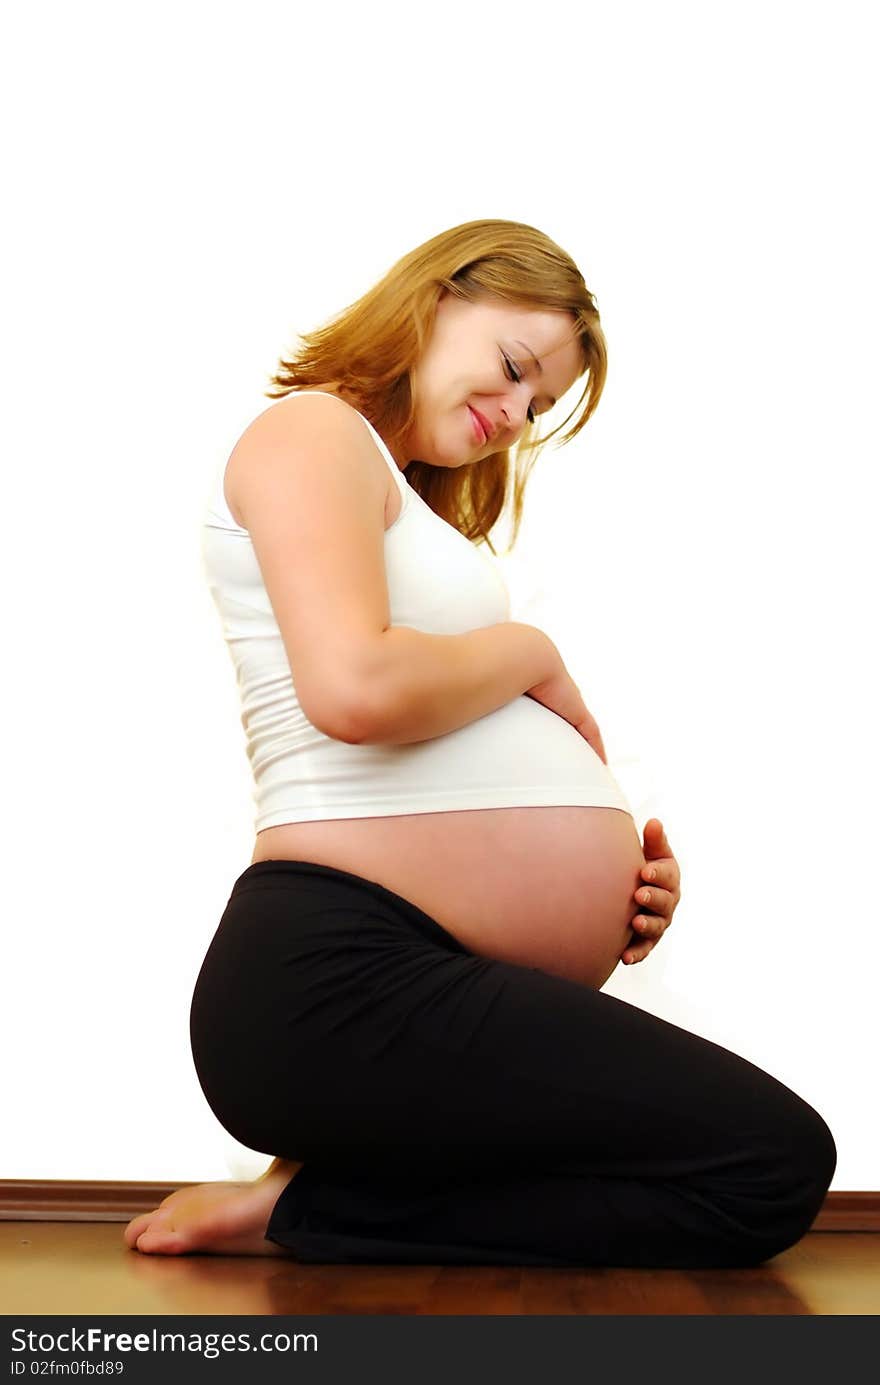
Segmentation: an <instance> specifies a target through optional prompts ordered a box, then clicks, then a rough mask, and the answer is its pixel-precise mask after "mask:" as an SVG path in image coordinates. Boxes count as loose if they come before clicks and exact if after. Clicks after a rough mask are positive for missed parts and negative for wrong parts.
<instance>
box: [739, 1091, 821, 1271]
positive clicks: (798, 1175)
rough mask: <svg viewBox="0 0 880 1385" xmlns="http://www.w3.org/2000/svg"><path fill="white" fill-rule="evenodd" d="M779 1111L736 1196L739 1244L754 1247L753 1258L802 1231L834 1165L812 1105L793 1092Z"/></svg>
mask: <svg viewBox="0 0 880 1385" xmlns="http://www.w3.org/2000/svg"><path fill="white" fill-rule="evenodd" d="M779 1114H780V1120H779V1122H778V1123H777V1125H776V1127H775V1129H774V1133H773V1135H772V1137H771V1138H770V1139H769V1141H768V1145H767V1148H766V1150H765V1153H764V1155H763V1157H762V1158H761V1159H760V1161H759V1164H758V1166H757V1168H756V1174H755V1181H754V1185H753V1188H752V1191H751V1192H750V1193H746V1194H745V1195H744V1196H743V1197H742V1198H741V1201H740V1217H741V1223H742V1226H743V1231H744V1245H745V1246H748V1247H750V1248H751V1250H752V1251H753V1252H754V1254H755V1257H756V1258H755V1260H754V1263H756V1264H757V1263H762V1262H763V1261H764V1260H768V1259H770V1258H771V1257H772V1256H774V1255H779V1254H780V1253H781V1252H782V1251H784V1250H787V1249H788V1248H789V1247H790V1246H793V1245H795V1244H796V1243H797V1242H798V1241H799V1240H800V1239H801V1237H802V1236H804V1235H806V1233H807V1232H808V1231H809V1230H810V1227H811V1226H812V1225H813V1223H814V1221H815V1220H816V1217H817V1215H818V1213H819V1211H820V1210H821V1207H822V1204H823V1202H824V1200H825V1195H826V1193H827V1192H828V1188H829V1185H830V1183H831V1180H832V1178H833V1177H834V1171H835V1169H836V1167H837V1146H836V1144H835V1141H834V1136H833V1135H832V1133H831V1131H830V1129H829V1128H828V1125H827V1124H826V1122H825V1121H824V1120H823V1119H822V1117H821V1116H820V1115H819V1113H818V1111H815V1110H814V1109H813V1107H812V1106H809V1105H808V1104H807V1103H806V1102H804V1101H802V1100H801V1099H800V1098H799V1097H795V1098H794V1101H793V1102H792V1103H790V1104H789V1106H788V1107H787V1109H786V1110H784V1111H782V1112H780V1113H779Z"/></svg>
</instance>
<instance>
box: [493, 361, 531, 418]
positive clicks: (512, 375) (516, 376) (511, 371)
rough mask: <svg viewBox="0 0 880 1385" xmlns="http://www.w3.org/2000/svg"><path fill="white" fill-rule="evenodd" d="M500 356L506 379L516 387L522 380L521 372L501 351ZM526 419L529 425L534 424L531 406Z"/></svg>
mask: <svg viewBox="0 0 880 1385" xmlns="http://www.w3.org/2000/svg"><path fill="white" fill-rule="evenodd" d="M501 355H502V357H503V360H504V364H505V366H506V367H507V376H508V379H510V380H512V381H513V383H514V384H515V385H518V384H519V382H520V380H521V379H522V371H521V370H518V369H517V367H516V366H515V365H514V363H513V361H512V360H511V359H510V357H509V356H508V355H506V353H505V352H503V351H502V353H501ZM526 418H527V419H528V420H529V423H534V421H535V411H534V409H533V408H532V406H531V404H530V405H529V407H528V409H527V410H526Z"/></svg>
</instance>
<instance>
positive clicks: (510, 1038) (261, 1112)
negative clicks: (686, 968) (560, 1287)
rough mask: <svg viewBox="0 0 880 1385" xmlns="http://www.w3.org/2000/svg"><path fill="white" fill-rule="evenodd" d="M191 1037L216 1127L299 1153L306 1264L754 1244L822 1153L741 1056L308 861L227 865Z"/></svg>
mask: <svg viewBox="0 0 880 1385" xmlns="http://www.w3.org/2000/svg"><path fill="white" fill-rule="evenodd" d="M190 1033H191V1039H192V1050H193V1058H194V1061H195V1067H196V1072H197V1074H198V1077H199V1081H200V1083H201V1085H202V1089H203V1091H204V1094H205V1097H206V1099H207V1101H208V1104H209V1105H210V1107H211V1109H212V1111H213V1112H214V1114H215V1115H216V1117H217V1119H218V1120H219V1121H220V1123H221V1124H222V1125H223V1126H224V1127H225V1128H226V1130H228V1131H229V1132H230V1134H232V1135H233V1136H234V1137H235V1138H236V1139H237V1140H239V1141H240V1142H241V1143H242V1144H244V1145H246V1146H247V1147H248V1148H249V1149H253V1150H259V1151H262V1152H264V1153H266V1154H273V1155H280V1156H282V1157H283V1158H289V1159H297V1160H303V1161H304V1164H303V1168H302V1169H300V1170H299V1171H298V1173H297V1174H296V1175H295V1176H294V1177H293V1178H291V1180H290V1182H289V1183H288V1184H287V1186H286V1188H285V1189H284V1190H283V1192H282V1193H281V1196H280V1197H279V1199H278V1200H277V1202H276V1204H275V1207H274V1209H273V1212H272V1216H271V1220H270V1222H269V1225H268V1228H267V1233H266V1234H267V1238H268V1239H269V1240H270V1241H274V1242H276V1243H277V1244H278V1245H281V1246H284V1247H287V1248H289V1249H290V1250H291V1252H292V1253H293V1255H294V1256H296V1257H297V1258H298V1259H300V1260H302V1261H312V1262H330V1263H341V1262H358V1261H360V1262H368V1263H373V1264H387V1263H396V1262H405V1263H413V1264H474V1265H583V1266H587V1265H634V1266H665V1267H669V1268H674V1267H680V1266H731V1265H756V1264H760V1263H761V1262H763V1261H764V1260H766V1259H768V1258H770V1257H771V1256H773V1255H775V1254H777V1253H778V1252H780V1251H782V1250H785V1249H786V1248H787V1247H788V1246H791V1245H793V1244H794V1243H795V1242H796V1241H797V1240H799V1239H800V1237H801V1236H803V1234H804V1233H805V1232H806V1231H807V1230H808V1229H809V1227H810V1225H811V1223H812V1222H813V1220H814V1218H815V1216H816V1213H817V1212H818V1210H819V1207H820V1205H821V1203H822V1200H823V1197H824V1195H825V1193H826V1191H827V1189H828V1185H829V1184H830V1182H831V1179H832V1176H833V1173H834V1169H835V1165H836V1161H837V1151H836V1148H835V1144H834V1140H833V1138H832V1135H831V1132H830V1130H829V1129H828V1127H827V1125H826V1124H825V1122H824V1121H823V1120H822V1118H821V1116H819V1115H818V1114H817V1112H816V1111H815V1110H813V1108H812V1107H811V1106H809V1105H807V1103H806V1102H804V1101H803V1100H801V1098H800V1097H798V1096H796V1095H795V1093H794V1092H792V1091H791V1090H790V1089H789V1088H788V1087H786V1086H783V1084H782V1083H781V1082H778V1081H777V1080H776V1079H775V1078H773V1077H770V1076H768V1075H767V1073H765V1072H763V1071H761V1069H760V1068H757V1067H755V1066H754V1065H753V1064H752V1063H749V1062H747V1061H746V1060H745V1059H743V1058H740V1057H737V1056H736V1055H735V1054H733V1053H731V1052H729V1050H727V1049H725V1048H721V1047H720V1046H719V1045H718V1044H715V1043H712V1042H710V1041H709V1040H707V1039H703V1038H700V1037H698V1036H697V1035H694V1034H690V1033H688V1032H687V1031H686V1030H684V1029H680V1028H679V1027H678V1026H677V1025H674V1024H670V1023H668V1022H667V1021H665V1020H661V1019H658V1018H656V1017H655V1016H653V1015H651V1014H648V1013H647V1012H646V1011H644V1010H640V1009H638V1007H636V1006H634V1005H630V1004H627V1003H626V1002H625V1001H622V1000H618V999H617V998H616V997H614V996H610V995H605V994H604V993H603V992H601V991H595V990H592V989H591V988H589V987H587V986H582V985H579V984H578V983H576V982H573V981H567V980H563V979H561V978H559V977H555V976H550V975H549V974H548V973H546V972H543V971H540V970H538V969H537V968H531V967H522V966H515V965H512V964H510V963H507V962H497V961H493V960H490V959H488V958H485V957H481V956H478V955H476V954H474V953H472V952H469V951H468V950H467V949H466V948H464V947H463V946H462V945H461V944H460V943H459V942H458V941H457V940H456V939H455V938H454V937H453V936H452V935H451V934H450V933H448V932H447V931H446V930H445V929H444V928H442V927H441V926H440V925H439V924H438V923H436V922H435V921H434V920H433V919H432V918H430V917H429V916H428V915H427V914H425V913H424V912H423V911H422V910H421V909H419V908H417V907H416V906H415V905H414V904H411V903H410V902H409V901H408V900H405V899H403V898H401V896H400V895H397V894H394V893H393V892H391V891H390V890H387V889H385V888H384V886H382V885H379V884H376V883H375V882H373V881H370V880H365V879H362V878H361V877H360V876H357V875H352V874H350V873H349V872H347V871H342V870H335V869H331V868H330V867H328V866H320V865H315V864H312V863H310V862H301V861H261V862H257V863H256V864H255V865H251V866H249V867H248V868H247V870H245V871H244V872H243V874H242V875H240V876H239V878H238V879H237V880H236V882H235V884H234V886H233V888H232V893H231V895H230V898H229V902H228V904H227V906H226V909H225V911H224V913H223V916H222V918H221V920H220V923H219V926H218V928H217V932H216V934H215V935H214V938H213V940H212V942H211V945H210V947H209V949H208V952H207V955H206V957H205V959H204V962H203V964H202V968H201V971H200V973H199V977H198V981H197V983H196V987H195V993H194V995H193V1000H192V1008H191V1015H190Z"/></svg>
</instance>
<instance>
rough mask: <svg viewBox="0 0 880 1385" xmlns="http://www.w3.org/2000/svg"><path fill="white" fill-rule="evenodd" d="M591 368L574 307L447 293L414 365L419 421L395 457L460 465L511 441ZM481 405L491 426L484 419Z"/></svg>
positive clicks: (400, 463)
mask: <svg viewBox="0 0 880 1385" xmlns="http://www.w3.org/2000/svg"><path fill="white" fill-rule="evenodd" d="M583 373H584V361H583V356H582V355H581V348H580V344H579V342H578V340H577V338H576V337H575V336H574V320H573V318H572V317H571V315H570V314H569V313H566V312H555V311H548V310H546V309H543V308H520V307H517V306H516V305H513V304H510V303H503V302H500V301H499V300H497V299H483V300H481V301H480V302H478V303H468V302H466V301H465V300H464V299H461V298H457V297H456V296H455V294H452V293H449V292H448V291H447V292H444V294H443V296H442V297H441V299H440V302H439V304H438V307H437V316H436V319H435V322H434V330H433V332H432V334H431V338H430V340H429V342H428V345H427V347H426V349H425V352H424V355H423V356H422V359H421V360H420V361H419V363H418V365H417V366H416V367H415V369H414V371H413V393H414V398H415V420H414V423H413V426H412V428H411V429H410V431H409V433H408V435H407V437H406V438H405V439H404V441H403V443H402V445H401V447H400V448H399V449H398V455H397V456H396V457H395V460H396V461H397V464H398V466H400V467H401V469H402V468H403V467H405V466H406V464H407V462H410V461H413V460H416V459H417V460H419V461H422V462H428V463H429V464H430V465H431V466H445V467H458V466H466V465H467V464H468V463H470V462H476V461H479V460H480V459H481V458H483V457H489V456H491V455H492V453H493V452H501V451H503V450H504V448H506V447H511V446H512V445H513V444H514V443H515V442H516V440H517V438H519V436H520V434H521V433H522V431H523V428H524V427H525V425H526V422H527V418H528V416H529V413H531V416H532V417H537V416H538V415H539V414H542V413H546V412H547V410H548V409H550V408H552V407H553V403H554V401H556V400H558V399H561V398H562V396H563V395H564V394H565V393H567V391H568V390H570V389H571V387H572V385H573V384H574V383H575V381H576V380H577V379H579V378H580V376H581V375H582V374H583ZM475 412H476V413H477V414H480V415H481V416H482V418H483V421H484V423H485V425H486V426H487V428H488V433H489V436H488V438H487V437H485V436H484V434H483V432H482V431H481V429H480V428H479V426H478V422H477V419H476V417H475Z"/></svg>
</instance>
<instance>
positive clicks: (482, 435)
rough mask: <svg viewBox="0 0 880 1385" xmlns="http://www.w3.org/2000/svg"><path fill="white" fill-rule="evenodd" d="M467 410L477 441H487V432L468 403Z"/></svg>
mask: <svg viewBox="0 0 880 1385" xmlns="http://www.w3.org/2000/svg"><path fill="white" fill-rule="evenodd" d="M468 412H469V413H470V416H471V418H472V419H473V421H474V431H475V432H476V434H477V441H478V442H481V443H484V442H488V441H489V434H488V433H487V432H486V429H485V428H484V427H483V425H482V423H481V422H480V420H479V418H478V416H477V415H476V413H475V412H474V410H473V409H472V408H471V406H470V404H468Z"/></svg>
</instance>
